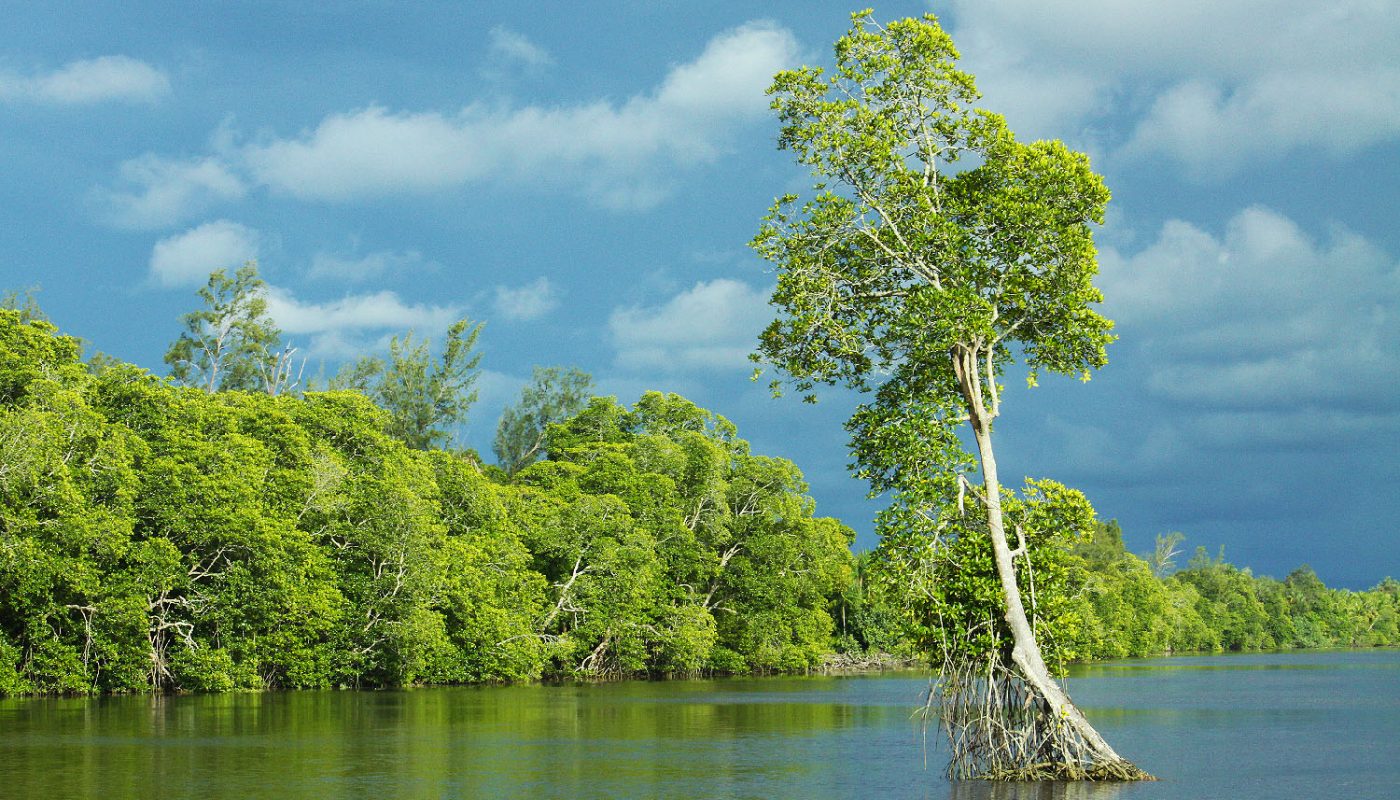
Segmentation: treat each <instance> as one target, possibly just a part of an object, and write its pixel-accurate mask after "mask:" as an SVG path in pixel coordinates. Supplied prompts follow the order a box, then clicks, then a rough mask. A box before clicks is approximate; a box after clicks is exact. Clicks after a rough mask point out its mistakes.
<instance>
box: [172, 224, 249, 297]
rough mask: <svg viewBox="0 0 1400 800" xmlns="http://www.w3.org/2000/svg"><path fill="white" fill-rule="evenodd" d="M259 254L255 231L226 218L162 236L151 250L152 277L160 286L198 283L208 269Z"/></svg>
mask: <svg viewBox="0 0 1400 800" xmlns="http://www.w3.org/2000/svg"><path fill="white" fill-rule="evenodd" d="M257 257H258V232H257V231H255V230H253V229H252V228H249V227H247V226H245V225H240V224H239V223H237V222H230V221H229V220H226V219H221V220H217V221H215V222H206V223H204V224H203V225H200V226H198V227H195V228H191V229H189V230H187V231H185V232H184V233H179V234H176V235H174V236H169V237H167V238H164V239H161V240H160V241H158V242H156V244H155V247H154V248H152V250H151V262H150V267H151V277H152V279H154V280H155V281H156V282H157V283H159V284H160V285H162V286H198V285H200V284H203V283H204V282H205V281H206V280H207V279H208V278H209V273H211V272H213V271H215V270H219V269H229V270H232V269H237V268H238V267H240V266H242V265H243V262H245V261H251V260H254V259H256V258H257Z"/></svg>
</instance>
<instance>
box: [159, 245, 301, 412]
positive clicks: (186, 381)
mask: <svg viewBox="0 0 1400 800" xmlns="http://www.w3.org/2000/svg"><path fill="white" fill-rule="evenodd" d="M199 297H200V299H201V300H203V301H204V308H201V309H199V310H198V311H191V312H190V313H188V314H185V315H184V316H183V317H181V318H180V321H181V322H182V323H183V324H184V326H185V330H184V332H183V333H181V334H180V338H178V339H176V340H175V341H174V342H173V343H172V344H171V345H170V348H169V349H168V350H166V352H165V363H166V364H169V365H170V377H171V378H172V379H173V380H174V381H175V382H176V383H178V384H180V385H181V386H196V387H198V388H200V389H203V390H204V391H206V392H218V391H229V390H239V389H241V390H245V391H264V392H267V393H268V394H279V393H281V392H284V391H286V390H288V389H290V388H292V385H293V384H294V383H295V381H293V380H292V376H291V368H292V357H293V355H294V353H295V351H294V350H293V349H291V348H283V347H282V344H281V342H282V332H281V331H280V330H278V328H277V325H276V323H275V322H273V320H272V317H270V316H268V313H267V284H266V283H264V282H263V280H262V278H259V277H258V265H257V263H256V262H253V261H249V262H247V263H245V264H244V265H243V266H241V267H239V268H238V270H237V271H235V272H234V273H233V275H229V274H227V272H226V271H224V270H216V271H215V272H213V273H211V274H210V275H209V282H208V283H207V284H206V285H205V286H204V288H202V289H200V290H199Z"/></svg>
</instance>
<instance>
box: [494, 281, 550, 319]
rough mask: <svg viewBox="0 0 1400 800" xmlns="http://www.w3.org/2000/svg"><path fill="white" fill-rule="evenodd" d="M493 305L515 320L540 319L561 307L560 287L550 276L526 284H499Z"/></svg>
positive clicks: (500, 313)
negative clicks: (515, 285) (511, 285)
mask: <svg viewBox="0 0 1400 800" xmlns="http://www.w3.org/2000/svg"><path fill="white" fill-rule="evenodd" d="M495 295H496V296H495V300H494V302H493V304H492V305H493V307H494V308H495V310H496V313H497V314H499V315H500V316H502V317H504V318H506V319H508V320H511V321H513V322H528V321H530V320H533V319H539V318H540V317H543V316H544V315H545V314H548V313H549V312H551V311H553V310H554V309H556V308H558V307H559V289H558V287H556V286H555V285H554V284H553V283H550V281H549V279H548V278H538V279H536V280H534V281H532V282H530V283H527V284H525V285H524V286H519V287H516V288H511V287H509V286H497V287H496V291H495Z"/></svg>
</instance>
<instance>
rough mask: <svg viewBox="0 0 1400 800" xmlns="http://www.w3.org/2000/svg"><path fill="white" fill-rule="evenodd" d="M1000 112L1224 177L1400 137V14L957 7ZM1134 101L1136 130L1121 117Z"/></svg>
mask: <svg viewBox="0 0 1400 800" xmlns="http://www.w3.org/2000/svg"><path fill="white" fill-rule="evenodd" d="M952 5H953V8H954V13H953V17H954V19H955V20H956V25H955V27H954V30H953V34H954V37H955V38H956V40H957V42H958V44H959V46H960V47H961V48H962V52H963V55H964V63H965V65H966V67H967V69H969V70H970V71H972V72H973V73H974V74H975V75H977V78H978V85H979V87H980V88H981V89H982V90H983V91H984V92H985V93H986V94H987V96H988V105H989V107H992V108H994V109H997V110H1005V111H1006V112H1008V114H1009V115H1010V116H1011V118H1012V123H1013V125H1014V126H1016V127H1018V129H1025V130H1026V131H1027V132H1029V133H1032V134H1034V135H1037V136H1046V137H1055V138H1066V137H1068V138H1076V139H1080V140H1085V141H1081V142H1080V146H1086V143H1085V142H1086V141H1087V144H1088V145H1092V146H1094V147H1096V148H1098V149H1102V150H1105V151H1107V152H1108V153H1110V154H1112V155H1114V156H1116V157H1119V158H1122V159H1125V160H1143V159H1167V160H1170V161H1173V162H1175V163H1177V164H1179V165H1181V166H1182V167H1184V168H1185V169H1186V170H1187V171H1188V173H1189V174H1191V175H1193V176H1195V177H1197V178H1208V177H1227V176H1229V175H1231V174H1234V173H1235V172H1237V171H1239V170H1240V169H1243V168H1245V167H1247V166H1250V165H1255V164H1260V163H1268V162H1271V161H1274V160H1276V159H1278V158H1280V157H1287V156H1289V155H1291V154H1295V153H1301V152H1306V153H1312V152H1318V151H1320V152H1323V153H1330V154H1333V155H1348V154H1352V153H1355V152H1358V151H1359V150H1361V149H1362V148H1365V147H1368V146H1370V145H1374V144H1377V143H1380V142H1386V141H1393V140H1394V139H1395V138H1396V137H1397V136H1400V64H1397V60H1396V55H1397V48H1396V45H1395V42H1397V41H1400V13H1397V11H1396V9H1395V8H1394V6H1393V5H1390V4H1386V3H1376V2H1371V1H1370V0H1339V2H1334V3H1324V4H1319V3H1313V2H1306V1H1305V0H1241V2H1235V3H1227V4H1221V3H1215V2H1209V0H1182V2H1176V3H1162V4H1141V3H1133V4H1123V3H1118V2H1113V0H1083V1H1082V2H1039V1H1036V0H1009V1H1008V2H999V3H982V2H975V0H954V2H953V4H952ZM1110 109H1112V110H1114V111H1115V112H1120V111H1121V110H1122V109H1132V110H1131V111H1130V112H1129V113H1130V116H1131V118H1130V119H1129V121H1128V124H1127V127H1126V128H1123V129H1121V130H1117V128H1118V123H1115V122H1113V121H1111V120H1110V119H1109V116H1110V115H1109V110H1110Z"/></svg>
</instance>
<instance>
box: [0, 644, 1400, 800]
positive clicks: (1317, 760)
mask: <svg viewBox="0 0 1400 800" xmlns="http://www.w3.org/2000/svg"><path fill="white" fill-rule="evenodd" d="M1069 685H1070V690H1071V692H1072V693H1073V694H1074V696H1075V698H1076V700H1078V701H1079V703H1080V704H1081V705H1082V706H1084V707H1085V709H1086V711H1087V712H1088V713H1089V715H1090V717H1091V718H1092V719H1093V720H1094V721H1095V723H1096V724H1097V725H1098V726H1099V728H1100V730H1102V731H1103V732H1104V734H1105V735H1106V736H1107V737H1108V738H1109V740H1110V741H1111V742H1113V744H1114V745H1115V747H1117V748H1118V749H1119V750H1120V751H1121V752H1123V753H1125V754H1126V755H1128V756H1129V757H1131V758H1133V759H1134V760H1136V761H1137V762H1138V763H1139V764H1140V765H1142V766H1143V767H1144V768H1146V769H1148V770H1149V771H1150V772H1153V773H1154V774H1157V775H1159V776H1160V777H1162V778H1163V780H1162V781H1160V782H1157V783H1150V784H1131V785H1121V784H1084V783H1044V784H990V783H985V782H956V783H951V784H950V783H949V782H947V781H946V780H944V779H943V778H942V776H941V769H942V766H943V764H942V759H943V753H942V750H941V748H940V747H939V743H938V739H937V731H936V730H932V729H931V730H929V731H928V733H927V741H925V736H924V731H923V730H922V729H921V726H920V723H919V722H918V720H917V719H915V718H914V717H913V716H912V711H913V709H914V707H915V706H916V705H917V704H918V703H919V696H920V694H921V693H922V692H923V691H924V690H926V688H927V686H928V678H927V676H926V675H919V674H913V673H905V674H893V675H883V676H862V677H850V678H832V677H799V678H763V679H733V680H714V681H669V682H629V683H615V684H601V685H564V686H515V687H483V688H443V689H421V690H414V691H395V692H332V691H327V692H280V693H267V694H232V695H202V696H201V695H196V696H177V697H149V696H133V697H111V698H98V699H55V698H40V699H23V700H6V701H0V797H44V798H68V797H74V798H81V797H98V798H102V800H124V799H125V798H149V797H161V798H180V797H191V798H199V800H221V799H222V798H246V797H278V798H312V797H314V798H342V797H343V798H359V797H366V798H368V797H375V798H379V797H383V798H420V797H429V798H477V797H481V798H489V797H531V798H533V797H568V798H571V800H572V799H573V798H605V797H606V798H708V797H717V798H749V797H753V798H783V797H802V798H847V797H851V798H854V797H859V798H867V797H869V798H875V797H880V798H885V797H888V798H931V799H932V798H938V799H940V800H941V798H945V797H947V798H952V800H1149V798H1167V797H1210V796H1216V797H1233V798H1256V797H1257V798H1266V797H1267V798H1270V800H1272V798H1276V797H1288V796H1313V795H1338V796H1340V795H1345V796H1347V797H1361V798H1365V797H1376V798H1393V797H1396V796H1400V752H1397V744H1396V743H1397V742H1400V652H1398V651H1393V650H1391V651H1366V652H1361V651H1356V652H1336V653H1302V654H1291V655H1256V656H1219V657H1208V658H1177V659H1154V660H1151V661H1136V662H1117V663H1114V664H1101V665H1093V666H1090V667H1086V668H1083V669H1079V670H1076V672H1075V674H1074V675H1073V676H1072V677H1071V679H1070V684H1069Z"/></svg>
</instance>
